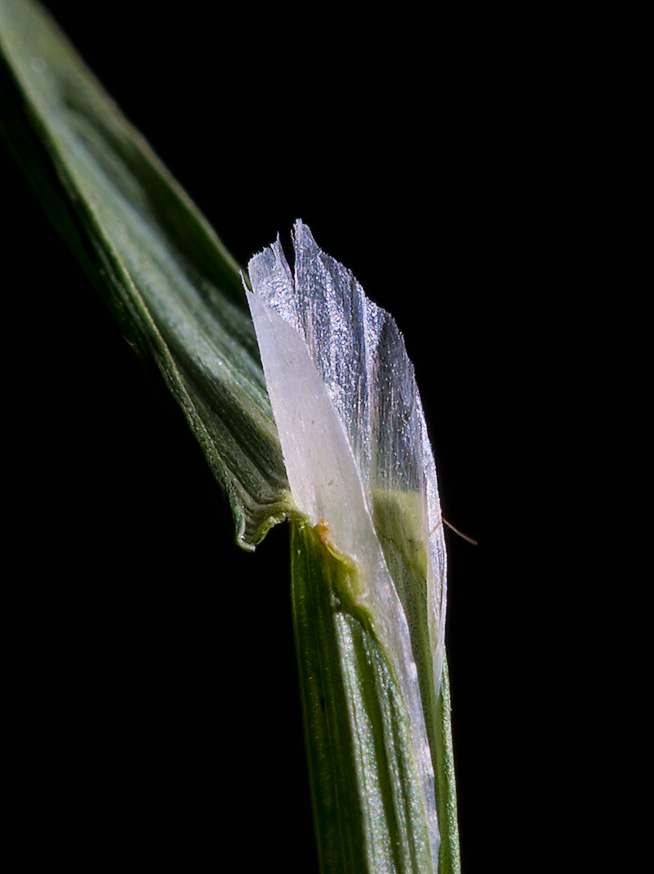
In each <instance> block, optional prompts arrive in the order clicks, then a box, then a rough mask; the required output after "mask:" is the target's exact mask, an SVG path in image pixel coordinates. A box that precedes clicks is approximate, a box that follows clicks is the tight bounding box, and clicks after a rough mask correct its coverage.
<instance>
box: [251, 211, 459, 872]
mask: <svg viewBox="0 0 654 874" xmlns="http://www.w3.org/2000/svg"><path fill="white" fill-rule="evenodd" d="M294 231H295V232H294V248H295V267H294V272H292V271H291V268H290V267H289V265H288V263H287V261H286V258H285V257H284V253H283V251H282V248H281V244H280V242H279V239H278V240H277V242H276V243H275V244H274V245H273V246H271V247H269V248H266V249H264V250H263V252H261V253H260V254H258V255H256V256H255V257H254V258H252V260H251V261H250V264H249V275H250V282H251V285H252V289H253V292H248V301H249V304H250V310H251V313H252V317H253V320H254V325H255V329H256V332H257V339H258V342H259V348H260V352H261V358H262V362H263V367H264V372H265V375H266V383H267V386H268V391H269V394H270V398H271V402H272V407H273V412H274V416H275V421H276V423H277V427H278V430H279V437H280V441H281V445H282V450H283V454H284V461H285V464H286V470H287V474H288V480H289V484H290V488H291V493H292V495H293V499H294V501H295V503H296V504H297V507H298V509H299V510H300V512H301V513H303V514H304V515H306V516H307V517H308V519H309V520H310V522H311V523H312V524H313V525H318V524H320V525H321V526H323V527H324V529H325V530H326V531H328V532H329V538H330V545H332V546H333V547H334V549H335V550H336V551H337V552H340V553H342V554H344V555H346V556H348V557H349V558H350V559H352V560H353V561H354V562H355V563H356V565H357V568H358V571H359V575H360V579H361V589H360V590H359V591H358V592H357V593H356V594H355V595H353V597H355V598H356V601H357V604H358V605H359V606H362V607H365V608H366V610H367V612H368V614H369V616H370V617H371V621H372V624H373V627H374V629H375V632H376V634H377V636H378V638H379V641H380V643H381V644H382V646H384V648H385V649H386V651H387V653H388V654H389V658H390V660H391V663H392V664H393V665H394V670H395V671H396V673H397V676H398V677H399V681H400V684H401V687H402V688H403V690H404V696H405V699H406V701H407V708H408V710H409V712H410V717H411V722H412V731H413V735H414V742H415V749H416V756H417V758H418V766H419V770H420V772H421V775H422V779H423V792H424V796H425V797H424V800H425V809H426V811H427V814H428V819H429V821H430V832H431V842H432V849H433V850H436V849H437V846H438V824H437V821H436V808H435V801H434V776H433V768H432V760H431V754H430V750H429V743H428V740H427V729H426V723H425V707H424V706H423V701H422V698H421V688H422V697H425V689H427V688H428V695H429V697H430V699H431V703H430V704H429V705H426V706H427V716H426V719H427V723H429V722H430V719H431V716H430V710H429V708H430V707H431V706H432V705H433V701H434V700H435V698H436V697H437V696H438V689H439V683H440V675H441V667H442V657H443V629H444V618H445V617H444V613H445V588H446V584H445V578H446V574H445V567H446V560H445V548H444V541H443V531H442V519H441V511H440V503H439V498H438V486H437V480H436V468H435V464H434V458H433V454H432V451H431V446H430V443H429V439H428V436H427V428H426V424H425V417H424V413H423V409H422V404H421V402H420V396H419V393H418V390H417V387H416V382H415V376H414V370H413V366H412V364H411V362H410V361H409V359H408V356H407V354H406V349H405V345H404V341H403V338H402V335H401V334H400V332H399V330H398V328H397V325H396V324H395V321H394V319H393V318H392V317H391V316H390V315H389V314H388V313H387V312H386V311H385V310H383V309H381V308H379V307H377V306H376V305H375V304H373V303H372V302H371V301H370V300H369V299H368V298H367V297H366V296H365V294H364V292H363V289H362V288H361V286H360V285H359V283H358V282H357V281H356V279H355V278H354V276H353V275H352V274H351V273H350V271H349V270H347V269H346V268H345V267H343V266H342V265H341V264H339V263H338V262H337V261H335V260H334V259H333V258H331V257H330V256H329V255H327V254H325V253H324V252H323V251H322V250H321V249H319V248H318V246H317V245H316V243H315V241H314V239H313V237H312V235H311V232H310V231H309V229H308V228H307V226H306V225H304V224H303V223H302V222H297V223H296V225H295V229H294ZM389 502H394V506H401V507H404V508H405V509H404V510H403V511H402V512H404V513H408V514H409V515H410V524H408V525H407V530H410V532H411V543H404V544H398V543H397V542H394V543H393V550H394V554H396V553H398V552H399V554H401V555H402V556H405V557H408V556H411V555H418V554H419V555H420V556H422V557H423V561H422V565H423V566H424V578H423V579H422V580H421V583H422V584H421V585H419V586H418V589H419V590H420V591H418V592H415V591H408V590H407V586H406V581H405V582H404V583H402V582H400V581H399V580H398V574H397V573H396V574H395V576H396V579H395V580H394V579H393V577H392V575H391V572H390V571H389V563H388V561H387V555H388V547H387V546H386V545H384V544H385V543H386V542H387V541H388V540H389V537H388V536H387V535H388V533H389V532H388V531H382V530H381V528H380V525H381V524H382V523H380V521H379V520H380V519H381V518H382V516H383V514H381V513H380V507H387V506H389V505H390V504H389ZM406 508H410V511H408V510H407V509H406ZM400 527H401V526H400ZM394 537H395V535H394V534H391V536H390V539H393V538H394ZM395 539H397V538H395ZM416 543H417V544H418V546H419V547H420V550H418V548H417V546H416ZM385 549H386V551H387V554H386V555H385ZM407 560H408V559H407ZM411 573H413V570H412V571H411ZM409 589H411V586H409ZM421 617H425V619H424V624H425V625H426V627H427V629H428V630H427V634H426V636H427V640H428V643H427V649H428V656H427V661H428V662H429V664H428V665H427V667H426V670H427V671H428V674H429V679H428V681H427V680H426V679H425V676H424V673H425V666H424V656H422V655H418V654H417V653H416V655H414V652H413V650H414V648H415V647H416V640H417V639H418V636H417V632H416V631H415V629H413V628H412V627H411V626H413V625H417V624H419V622H420V621H421ZM416 661H418V667H419V668H420V669H421V670H422V673H423V676H422V677H421V682H419V681H418V667H417V666H416ZM434 858H437V853H435V855H434Z"/></svg>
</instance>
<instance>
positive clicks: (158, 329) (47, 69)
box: [0, 0, 292, 549]
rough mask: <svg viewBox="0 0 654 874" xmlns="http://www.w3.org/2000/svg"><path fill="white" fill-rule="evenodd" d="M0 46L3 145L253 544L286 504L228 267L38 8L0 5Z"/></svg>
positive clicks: (268, 416) (213, 239) (250, 335)
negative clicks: (161, 385) (162, 391)
mask: <svg viewBox="0 0 654 874" xmlns="http://www.w3.org/2000/svg"><path fill="white" fill-rule="evenodd" d="M0 45H1V48H2V56H3V57H4V62H5V64H6V66H7V69H8V76H5V75H3V80H2V81H3V88H7V89H8V90H9V91H10V92H11V93H10V94H9V100H8V103H9V104H10V106H11V107H12V114H11V117H7V118H6V119H4V118H3V128H4V133H5V138H6V139H7V141H8V142H9V145H10V148H12V149H13V151H14V153H15V154H16V157H17V158H18V159H19V160H21V158H22V157H23V155H22V154H21V148H20V146H18V145H17V144H18V143H20V144H23V143H25V144H27V145H28V146H30V148H28V149H27V151H28V153H29V154H28V155H27V156H26V157H25V163H26V170H27V172H28V173H29V174H30V175H31V176H32V177H34V178H35V181H36V182H37V183H38V185H39V186H40V188H41V190H42V193H45V194H46V199H47V200H48V201H49V205H50V209H51V212H54V215H55V217H56V219H58V220H60V226H61V230H62V233H63V235H64V236H65V237H66V238H67V240H68V242H69V243H71V244H72V246H73V248H74V250H75V251H76V253H77V255H78V257H79V258H80V261H81V262H82V264H83V266H84V268H85V270H86V271H87V273H88V274H89V275H90V277H91V278H92V280H93V281H94V283H95V284H96V286H97V287H98V288H99V289H100V290H101V292H102V294H103V296H104V298H105V300H106V301H107V303H108V304H109V306H110V308H111V309H112V310H113V312H114V314H115V315H116V317H117V319H118V321H119V323H120V325H121V327H122V329H123V331H124V333H125V335H126V336H127V337H128V339H129V340H130V342H132V343H133V344H134V345H135V346H136V348H137V349H138V351H139V352H140V353H141V355H142V356H143V357H145V358H146V359H149V360H152V361H154V362H155V363H156V365H157V367H158V368H159V370H160V371H161V374H162V376H163V378H164V380H165V382H166V384H167V386H168V387H169V389H170V391H171V393H172V394H173V396H174V397H175V399H176V400H177V402H178V404H179V405H180V407H181V409H182V411H183V412H184V415H185V416H186V419H187V421H188V423H189V425H190V427H191V429H192V431H193V433H194V434H195V436H196V438H197V439H198V441H199V442H200V445H201V446H202V449H203V451H204V453H205V456H206V458H207V461H208V463H209V465H210V467H211V469H212V471H213V473H214V475H215V477H216V479H217V480H218V481H219V483H220V484H221V485H222V487H223V489H224V491H225V494H226V496H227V498H228V500H229V503H230V505H231V509H232V513H233V516H234V520H235V525H236V532H237V542H238V543H239V544H240V545H241V546H243V547H245V548H248V549H249V548H253V547H254V545H255V544H256V543H257V542H259V541H260V540H261V538H262V537H263V536H264V534H265V532H266V530H267V529H268V528H269V527H270V526H271V525H274V524H275V523H276V522H278V521H280V520H281V519H282V518H284V516H285V515H286V513H287V512H288V511H289V510H290V509H292V501H291V500H290V497H289V494H288V486H287V482H286V473H285V469H284V464H283V460H282V456H281V450H280V447H279V441H278V438H277V433H276V429H275V425H274V422H273V418H272V413H271V409H270V403H269V400H268V396H267V393H266V389H265V383H264V379H263V374H262V372H261V365H260V362H259V358H258V352H257V346H256V341H255V337H254V332H253V329H252V323H251V320H250V318H249V316H248V314H247V313H246V312H245V310H244V308H243V303H244V293H243V281H242V278H241V275H240V272H239V270H238V267H237V265H236V263H235V262H234V260H233V259H232V258H231V256H230V255H229V253H228V252H227V251H226V249H225V247H224V246H223V245H222V243H221V242H220V240H219V239H218V237H217V236H216V235H215V233H214V232H213V231H212V229H211V228H210V227H209V225H208V224H207V222H206V221H205V219H204V218H203V217H202V216H201V214H200V213H199V212H198V210H197V209H196V208H195V207H194V205H193V204H192V203H191V201H190V200H189V198H188V197H187V195H186V194H185V193H184V192H183V191H182V189H181V188H180V187H179V185H178V184H177V183H176V182H175V180H174V179H173V178H172V177H171V176H170V174H169V173H168V171H167V170H166V169H165V168H164V167H163V165H162V164H161V162H160V161H159V160H158V159H157V157H156V156H155V155H154V153H153V152H152V151H151V149H150V148H149V146H148V145H147V143H146V142H145V141H144V140H143V138H142V137H141V135H140V134H139V133H138V132H137V131H135V130H134V128H133V127H132V126H131V125H130V124H129V123H128V122H127V121H126V120H125V119H124V118H123V116H122V115H121V114H120V112H119V111H118V109H117V108H116V106H115V104H114V103H113V102H112V101H111V100H110V99H109V98H108V97H107V95H106V94H105V93H104V92H103V90H102V88H101V86H100V85H99V83H98V82H97V80H96V79H95V78H94V77H93V76H92V74H91V73H89V71H88V70H87V69H86V68H85V66H84V64H83V63H82V61H81V60H80V59H79V58H78V56H77V55H76V53H75V52H74V51H73V49H72V48H71V47H70V46H69V45H68V43H67V42H66V40H65V39H64V38H63V37H62V35H61V34H60V33H59V32H58V30H57V29H56V27H55V26H54V25H53V23H52V21H51V20H50V19H49V17H48V16H47V15H46V14H45V13H44V12H43V11H42V10H41V9H40V8H39V7H38V6H37V5H36V4H34V3H32V2H29V0H7V2H6V3H3V4H2V7H0ZM7 83H8V84H7ZM12 89H13V90H12ZM3 116H4V113H3ZM39 143H40V146H39V145H38V144H39ZM35 156H36V157H37V159H38V160H37V167H36V169H35V163H34V159H35ZM58 223H59V221H58Z"/></svg>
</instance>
